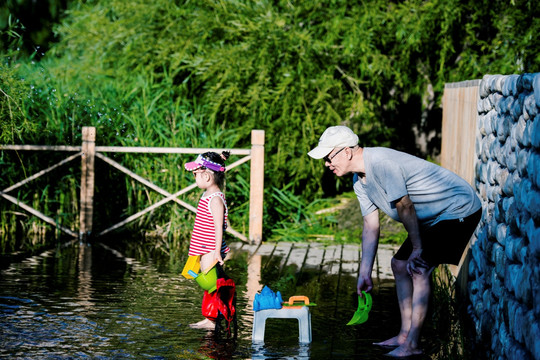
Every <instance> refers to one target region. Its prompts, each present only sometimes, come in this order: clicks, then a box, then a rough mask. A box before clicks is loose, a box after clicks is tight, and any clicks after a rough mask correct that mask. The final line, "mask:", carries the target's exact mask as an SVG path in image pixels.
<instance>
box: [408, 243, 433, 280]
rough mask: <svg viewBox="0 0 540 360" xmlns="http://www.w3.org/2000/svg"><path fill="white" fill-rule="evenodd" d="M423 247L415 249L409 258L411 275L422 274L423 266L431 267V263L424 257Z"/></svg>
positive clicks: (425, 267)
mask: <svg viewBox="0 0 540 360" xmlns="http://www.w3.org/2000/svg"><path fill="white" fill-rule="evenodd" d="M421 255H422V249H413V251H412V253H411V256H409V260H407V272H408V273H409V275H410V276H413V274H415V273H416V274H420V275H421V274H422V273H423V271H422V268H424V269H426V270H427V269H429V267H430V266H429V264H428V263H427V262H426V261H425V260H424V259H422V257H421Z"/></svg>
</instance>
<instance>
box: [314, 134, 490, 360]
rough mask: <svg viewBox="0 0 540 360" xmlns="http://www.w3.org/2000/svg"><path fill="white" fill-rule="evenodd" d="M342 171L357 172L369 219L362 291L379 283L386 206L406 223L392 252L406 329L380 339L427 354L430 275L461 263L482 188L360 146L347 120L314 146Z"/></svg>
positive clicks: (398, 353)
mask: <svg viewBox="0 0 540 360" xmlns="http://www.w3.org/2000/svg"><path fill="white" fill-rule="evenodd" d="M308 155H309V156H311V157H312V158H315V159H324V161H325V166H327V167H328V168H329V169H330V170H331V171H333V172H334V174H336V176H344V175H347V174H353V188H354V191H355V193H356V196H357V197H358V200H359V202H360V210H361V212H362V216H363V219H364V229H363V232H362V260H361V263H360V272H359V276H358V285H357V291H358V294H361V291H362V290H364V291H370V290H371V289H372V288H373V281H372V279H371V273H372V270H373V264H374V260H375V255H376V252H377V246H378V243H379V233H380V224H379V210H381V211H383V212H384V213H386V214H387V215H388V216H390V217H391V218H393V219H394V220H396V221H400V222H402V223H403V225H404V227H405V229H406V230H407V233H408V237H407V239H406V240H405V242H404V243H403V244H402V246H401V247H400V249H399V250H398V252H397V253H396V254H395V255H394V257H393V258H392V271H393V273H394V277H395V279H396V292H397V298H398V302H399V309H400V313H401V328H400V331H399V333H398V334H397V335H396V336H394V337H392V338H390V339H388V340H386V341H383V342H380V343H376V344H375V345H380V346H385V347H395V349H394V350H392V351H391V352H390V353H388V355H390V356H394V357H405V356H410V355H417V354H421V353H422V350H421V349H420V347H419V339H420V331H421V329H422V325H423V323H424V320H425V317H426V313H427V307H428V301H429V295H430V292H431V288H430V275H431V272H432V271H433V269H434V267H435V266H437V265H439V264H455V265H457V264H458V263H459V261H460V259H461V256H462V254H463V251H464V250H465V247H466V246H467V243H468V241H469V239H470V237H471V235H472V234H473V232H474V230H475V228H476V226H477V225H478V222H479V220H480V216H481V203H480V200H479V199H478V196H477V195H476V193H475V191H474V189H473V188H472V187H471V186H470V185H469V184H468V183H467V182H466V181H465V180H463V179H462V178H460V177H459V176H457V175H456V174H454V173H452V172H451V171H449V170H446V169H444V168H442V167H440V166H437V165H435V164H433V163H430V162H427V161H425V160H422V159H420V158H418V157H415V156H412V155H409V154H406V153H403V152H399V151H396V150H392V149H388V148H381V147H373V148H369V147H364V148H362V147H360V146H359V145H358V136H357V135H356V134H355V133H354V132H353V131H352V130H351V129H349V128H348V127H346V126H332V127H329V128H328V129H326V130H325V131H324V133H323V134H322V135H321V137H320V140H319V144H318V146H317V147H316V148H314V149H313V150H311V151H310V152H309V153H308Z"/></svg>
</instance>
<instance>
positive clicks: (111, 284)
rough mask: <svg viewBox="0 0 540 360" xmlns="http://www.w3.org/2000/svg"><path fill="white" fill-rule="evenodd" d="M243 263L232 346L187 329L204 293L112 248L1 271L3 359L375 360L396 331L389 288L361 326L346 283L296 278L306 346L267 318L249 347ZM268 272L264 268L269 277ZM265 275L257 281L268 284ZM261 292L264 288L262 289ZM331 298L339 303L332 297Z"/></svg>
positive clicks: (241, 262)
mask: <svg viewBox="0 0 540 360" xmlns="http://www.w3.org/2000/svg"><path fill="white" fill-rule="evenodd" d="M246 258H247V257H246V256H242V254H233V257H232V259H231V260H230V261H228V262H227V266H226V269H228V270H227V271H228V274H229V275H230V276H231V277H232V278H233V279H234V280H235V281H236V284H237V295H238V300H237V301H238V302H237V311H238V338H237V339H236V340H233V339H226V338H216V337H215V336H214V335H213V333H212V332H208V331H204V330H194V329H191V328H189V327H188V324H189V323H193V322H196V321H199V320H201V319H202V316H201V315H200V305H201V298H202V290H201V289H200V288H199V287H198V286H197V285H196V283H195V282H194V281H192V280H186V279H184V278H183V277H182V276H180V275H179V274H178V272H175V271H171V270H169V268H168V266H167V264H163V263H162V262H160V260H158V259H151V260H146V261H144V262H143V261H140V260H138V259H136V258H130V257H126V256H124V255H123V254H122V253H120V252H119V251H117V250H114V249H112V245H111V246H106V245H102V244H95V245H91V246H89V245H82V246H79V244H75V245H72V246H67V247H63V248H59V249H56V250H51V251H47V252H44V253H43V254H41V255H38V256H34V257H31V258H28V259H25V260H23V261H20V262H15V263H11V264H9V267H7V268H4V269H3V270H0V357H2V358H10V359H17V358H20V359H23V358H26V359H68V358H79V359H84V358H89V359H112V358H114V359H352V358H361V359H382V358H384V357H383V356H382V355H383V354H384V353H385V352H386V351H385V350H383V349H377V348H374V347H373V346H372V345H371V344H372V342H374V341H380V340H383V339H385V338H387V337H389V336H390V335H393V334H394V333H395V332H397V330H398V325H399V324H398V323H397V321H398V319H399V317H398V309H397V304H396V301H395V289H394V286H393V283H386V284H378V285H377V286H376V288H375V289H374V291H373V310H372V311H371V314H370V319H369V320H368V321H367V322H366V323H365V324H362V325H358V326H346V325H345V324H346V323H347V322H348V321H349V320H350V318H351V317H352V315H353V313H354V311H355V306H356V304H355V295H354V288H355V284H356V279H355V278H353V277H351V276H347V277H346V276H341V277H340V276H333V277H332V276H326V275H325V274H313V275H312V276H311V278H310V274H302V278H304V280H305V281H304V280H302V282H299V283H298V286H297V288H296V291H299V292H301V293H297V294H283V297H284V298H288V296H291V295H300V294H301V295H307V296H309V297H310V299H311V301H312V302H315V303H316V304H317V306H315V307H311V308H310V311H311V314H312V333H313V336H312V337H313V342H312V343H311V344H308V345H299V344H298V325H297V322H296V321H295V320H291V319H269V320H268V321H267V326H266V335H265V344H263V345H255V346H254V345H252V342H251V327H252V321H253V312H252V311H251V300H250V299H251V298H250V297H252V296H253V288H250V287H252V284H251V285H248V281H249V277H248V276H247V274H246V271H247V270H246V269H247V268H248V264H247V263H246ZM270 270H271V269H266V270H265V271H266V273H267V274H271V273H272V272H271V271H270ZM265 276H268V275H265V273H264V271H263V274H262V279H263V280H264V279H265ZM260 285H262V284H260ZM336 292H338V293H339V294H340V296H337V297H336Z"/></svg>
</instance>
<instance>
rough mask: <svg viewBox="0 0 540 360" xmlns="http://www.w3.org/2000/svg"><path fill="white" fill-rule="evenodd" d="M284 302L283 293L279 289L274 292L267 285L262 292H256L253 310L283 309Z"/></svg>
mask: <svg viewBox="0 0 540 360" xmlns="http://www.w3.org/2000/svg"><path fill="white" fill-rule="evenodd" d="M282 303H283V299H282V298H281V293H280V292H279V291H278V292H277V293H274V292H273V291H272V290H271V289H270V288H269V287H268V286H266V285H265V286H264V287H263V289H262V290H261V293H260V294H259V293H257V294H255V299H253V311H259V310H265V309H281V307H282Z"/></svg>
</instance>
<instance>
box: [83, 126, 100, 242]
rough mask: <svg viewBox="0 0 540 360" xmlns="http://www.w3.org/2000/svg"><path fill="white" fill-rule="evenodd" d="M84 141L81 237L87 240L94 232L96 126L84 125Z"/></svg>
mask: <svg viewBox="0 0 540 360" xmlns="http://www.w3.org/2000/svg"><path fill="white" fill-rule="evenodd" d="M82 141H83V142H82V156H81V200H80V201H81V205H80V228H79V238H81V239H82V240H85V239H86V237H87V236H89V235H90V234H91V233H92V223H93V217H94V182H95V170H94V163H95V154H96V128H95V127H91V126H84V127H83V128H82Z"/></svg>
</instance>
